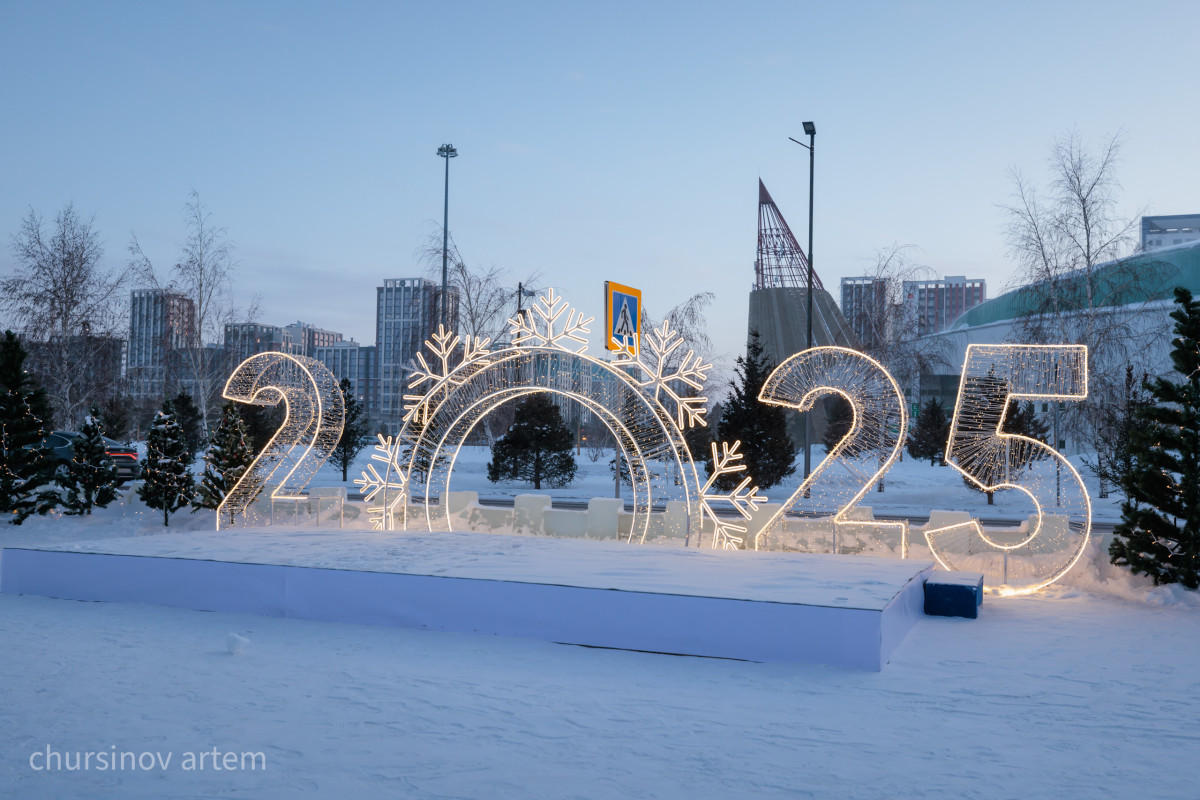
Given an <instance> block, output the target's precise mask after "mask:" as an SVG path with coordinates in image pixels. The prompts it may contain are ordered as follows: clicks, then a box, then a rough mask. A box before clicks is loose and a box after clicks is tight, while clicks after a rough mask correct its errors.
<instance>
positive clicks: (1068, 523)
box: [217, 290, 1091, 594]
mask: <svg viewBox="0 0 1200 800" xmlns="http://www.w3.org/2000/svg"><path fill="white" fill-rule="evenodd" d="M591 322H592V318H591V317H584V316H583V315H582V314H580V313H579V312H577V311H575V310H572V309H571V308H570V306H569V305H568V304H567V303H566V302H565V301H564V300H563V299H562V298H561V297H559V296H557V295H556V294H555V293H554V291H553V290H549V291H548V292H547V293H546V295H545V296H543V297H542V298H540V300H539V302H538V303H537V304H536V305H535V306H534V307H533V308H532V309H530V310H529V311H528V312H526V313H525V314H523V315H521V316H520V317H519V318H518V319H515V320H510V321H509V323H510V326H511V331H512V337H511V339H512V344H511V345H510V346H507V347H503V348H500V349H492V348H490V347H489V345H490V344H491V343H490V341H488V340H477V339H474V338H473V337H469V336H467V337H460V336H458V335H456V334H454V333H452V332H449V331H446V330H444V329H442V328H439V330H438V332H437V333H436V334H435V335H434V336H433V337H432V339H431V340H430V341H429V342H427V343H426V344H427V347H428V350H429V352H430V356H431V357H430V358H429V359H426V358H425V355H424V354H422V355H420V356H418V362H417V363H416V364H414V365H413V367H412V370H411V373H410V378H409V387H410V392H411V393H408V394H405V395H404V399H405V401H406V405H405V416H404V425H403V427H402V429H401V431H400V434H399V436H397V437H395V438H394V439H393V438H390V437H388V438H384V437H380V439H381V441H380V446H379V447H377V448H376V450H377V453H376V454H375V455H374V457H373V459H372V460H373V461H375V462H377V463H380V464H382V465H383V466H382V471H381V470H380V468H378V467H376V465H375V464H374V463H372V464H370V465H369V466H368V469H367V471H366V472H364V473H363V476H362V477H361V478H359V479H358V480H357V481H355V482H356V483H357V484H359V486H360V487H361V490H362V492H363V494H364V496H365V497H366V500H367V502H368V503H369V504H370V505H369V511H370V514H371V517H372V521H373V523H374V524H375V526H376V527H377V528H380V529H397V528H403V527H404V526H405V525H406V524H407V520H408V513H409V499H410V489H409V487H410V486H412V485H414V482H413V481H412V476H413V473H414V470H417V471H426V472H427V479H426V481H425V489H424V500H425V503H424V513H425V517H426V519H425V523H426V525H428V527H429V529H430V530H439V529H441V530H452V528H453V520H452V518H451V515H450V513H449V509H448V507H447V506H448V504H446V503H433V502H430V501H431V500H434V499H435V498H437V497H445V496H446V493H447V492H448V491H449V489H450V476H451V473H452V472H453V470H454V463H455V458H456V457H457V455H458V452H459V448H460V447H461V446H462V445H463V443H464V442H466V440H467V437H468V436H469V435H470V433H471V431H472V430H473V429H474V428H475V426H476V425H478V424H479V422H480V420H482V419H483V418H484V417H485V416H487V414H489V413H490V412H491V411H493V410H495V409H496V408H497V407H498V406H500V405H502V404H503V403H506V402H509V401H511V400H514V399H516V398H520V397H523V396H526V395H530V394H534V393H539V392H548V393H552V394H556V395H560V396H563V397H570V398H572V399H574V400H576V401H578V402H579V403H580V404H581V405H583V406H584V407H586V408H587V409H589V410H590V411H591V412H592V413H593V414H594V415H595V416H596V417H597V418H598V419H599V420H601V421H602V422H603V424H604V425H606V426H607V427H608V429H609V430H610V431H611V432H612V434H613V436H614V437H615V440H616V442H617V444H618V446H619V447H620V448H621V450H622V452H623V454H624V457H625V459H626V461H627V463H628V464H629V467H630V476H631V479H632V498H633V509H634V514H633V522H632V527H631V532H630V535H629V540H630V541H636V542H642V541H645V538H646V535H647V532H648V530H649V523H650V509H651V506H652V504H653V503H655V502H661V501H663V500H672V499H673V500H677V501H680V502H682V503H684V504H685V505H686V509H687V514H686V519H687V523H686V524H687V531H686V539H685V544H686V545H696V546H699V545H701V544H702V539H703V538H704V535H703V534H702V532H704V531H706V530H709V531H711V536H710V537H709V538H707V542H706V543H707V544H708V545H709V546H711V547H725V548H736V547H754V548H760V547H763V546H765V545H766V541H765V539H764V532H765V531H769V530H772V529H773V528H777V527H778V526H780V525H781V524H782V523H783V522H784V520H785V517H786V516H787V515H789V514H794V513H795V512H800V513H807V514H809V515H812V514H814V513H816V511H817V509H820V508H835V509H836V510H835V511H834V513H833V515H832V519H831V522H832V524H833V526H834V528H835V530H836V529H837V528H839V527H843V526H857V527H860V528H861V527H862V526H864V525H867V526H871V527H873V528H875V529H877V530H880V531H890V532H891V533H892V534H894V535H898V536H899V538H900V539H901V540H902V541H903V543H904V546H903V555H907V548H908V527H907V524H906V523H902V522H876V521H871V522H864V521H862V520H858V519H855V516H856V515H855V514H854V509H855V507H856V506H857V505H858V504H859V503H860V502H861V501H862V499H863V497H864V495H865V494H866V493H867V491H868V490H869V489H870V487H871V486H872V485H873V484H874V483H875V482H876V481H877V480H879V479H880V478H881V477H882V476H883V475H884V474H885V473H886V472H887V470H888V469H889V468H890V467H891V465H892V464H893V463H894V461H895V460H896V458H897V457H898V456H899V454H900V449H901V447H902V446H903V443H904V441H905V439H906V435H907V429H908V416H907V414H906V412H905V404H904V397H903V395H902V393H901V391H900V387H899V386H898V385H897V384H896V381H895V379H893V378H892V376H891V375H890V374H889V373H888V372H887V370H886V369H884V367H883V366H882V365H881V364H880V363H879V362H877V361H875V360H873V359H871V358H869V357H868V356H866V355H864V354H863V353H860V352H857V351H855V350H850V349H846V348H841V347H818V348H813V349H811V350H806V351H804V352H802V353H797V354H795V355H793V356H791V357H790V358H788V359H787V360H786V361H784V362H783V363H782V364H780V365H779V366H778V367H777V368H776V369H775V371H774V372H773V373H772V374H771V375H770V377H769V378H768V379H767V381H766V383H765V385H764V387H763V389H762V392H761V393H760V395H759V399H760V400H761V401H762V402H764V403H769V404H774V405H779V406H785V407H791V408H796V409H799V410H801V411H804V410H808V409H811V408H812V407H813V405H814V404H815V403H816V402H817V400H818V399H820V398H822V397H825V396H828V395H831V394H836V395H840V396H841V397H843V398H844V399H845V400H846V401H848V402H849V404H850V406H851V408H852V409H853V415H852V422H851V425H850V428H849V430H848V431H847V433H846V434H845V436H844V437H843V438H842V439H841V440H840V441H839V442H838V443H837V444H836V445H835V446H834V447H833V448H831V449H830V451H829V452H828V454H827V455H826V457H825V458H824V459H823V460H822V461H821V462H820V463H819V464H818V465H817V466H816V468H815V469H813V470H812V472H811V474H810V476H809V477H808V478H807V479H806V480H805V481H804V482H803V483H802V484H801V485H800V486H798V487H796V489H795V491H794V492H792V494H791V495H790V497H789V498H788V499H787V500H786V501H785V502H784V503H782V504H781V505H780V507H779V508H778V510H777V511H775V513H774V514H773V515H772V516H771V518H770V519H768V520H767V521H766V523H765V524H762V525H759V526H757V530H754V531H751V530H750V529H749V525H748V521H749V520H750V519H751V518H752V517H753V516H754V513H755V512H756V511H758V510H759V509H760V507H761V505H762V503H764V502H765V501H766V500H767V498H765V497H763V496H762V495H761V494H760V493H759V491H758V489H757V487H755V486H753V485H752V483H751V481H750V479H749V478H748V477H745V478H743V479H742V480H741V481H740V483H735V485H734V488H732V489H731V490H729V491H725V492H722V491H719V490H718V489H717V488H716V483H717V480H718V478H720V477H722V476H727V475H730V476H736V475H737V474H738V473H741V472H744V470H745V466H744V465H743V464H742V463H741V458H742V457H741V454H740V453H739V452H738V449H739V446H740V443H738V442H734V443H725V442H722V443H714V444H713V445H712V456H713V464H714V469H713V473H712V474H711V475H709V476H707V477H706V478H705V480H703V481H702V480H700V474H699V473H698V472H697V469H696V465H695V463H694V462H693V460H692V457H691V454H690V452H689V450H688V447H687V445H686V444H685V442H684V434H685V432H686V431H687V430H688V429H689V428H691V427H694V426H697V425H705V424H706V421H705V412H706V407H707V399H706V398H704V397H701V396H699V395H698V392H699V391H700V390H701V387H702V386H703V382H704V380H705V378H706V377H707V375H708V371H709V370H710V369H711V367H712V365H711V364H705V363H702V361H701V359H700V358H698V357H697V356H696V355H695V354H694V353H693V352H692V351H690V350H688V351H686V352H684V353H682V354H681V350H682V347H683V340H682V339H681V338H680V337H679V335H678V334H677V333H676V332H675V331H672V330H671V329H670V326H669V324H668V323H663V325H662V327H660V328H658V329H656V330H653V331H651V332H649V333H647V334H644V335H642V336H641V337H640V339H641V341H640V344H641V347H639V348H635V347H625V348H623V349H622V350H620V351H618V353H617V355H616V358H615V359H614V360H613V361H612V362H605V361H600V360H599V359H596V358H592V357H591V356H588V355H586V354H585V352H584V351H585V350H586V348H587V338H586V334H587V333H589V328H588V325H589V324H590V323H591ZM1086 393H1087V354H1086V350H1085V348H1083V347H1081V346H1070V345H1063V346H1033V345H988V346H980V345H971V346H969V347H968V349H967V356H966V361H965V363H964V365H963V374H962V382H961V384H960V387H959V393H958V400H957V402H956V404H955V411H954V419H953V422H952V426H951V434H950V438H949V441H948V444H947V449H946V460H947V462H948V463H950V464H951V465H952V466H953V467H954V468H955V469H957V470H958V471H960V472H961V473H962V474H963V475H965V476H966V477H967V478H968V479H969V480H970V481H972V482H973V483H975V484H976V485H978V486H979V488H981V489H984V490H987V491H992V490H995V489H1017V490H1018V491H1021V492H1024V493H1025V494H1026V495H1028V496H1029V497H1030V498H1031V499H1032V501H1033V503H1034V506H1035V508H1036V514H1035V515H1033V516H1031V518H1030V523H1029V524H1028V525H1027V527H1024V528H1022V529H1012V530H1009V531H1004V532H1002V533H996V532H995V531H989V530H988V529H985V528H984V527H983V526H982V525H981V524H980V523H979V521H978V520H975V519H972V520H970V521H969V522H964V523H960V524H955V525H949V526H944V527H939V528H934V529H929V530H926V531H925V540H926V543H927V544H928V546H929V549H930V551H931V552H932V554H933V556H934V557H935V558H936V559H937V561H938V562H939V563H940V564H941V565H942V566H943V567H945V568H947V569H968V570H972V571H977V572H983V573H984V575H985V576H986V580H987V583H988V586H989V588H992V589H996V590H999V591H1001V592H1002V593H1009V594H1015V593H1024V592H1029V591H1034V590H1036V589H1038V588H1040V587H1042V586H1045V585H1047V584H1049V583H1051V582H1053V581H1055V580H1057V579H1058V578H1060V577H1061V576H1062V575H1063V574H1065V573H1066V572H1067V570H1069V569H1070V568H1071V566H1072V565H1074V563H1075V562H1076V561H1077V560H1078V559H1079V557H1080V555H1081V554H1082V553H1083V550H1084V547H1085V546H1086V544H1087V540H1088V535H1089V531H1090V527H1091V506H1090V504H1089V502H1088V496H1087V492H1086V490H1085V488H1084V485H1083V481H1082V479H1081V478H1080V477H1079V474H1078V473H1077V472H1076V471H1075V469H1074V468H1073V467H1072V466H1071V465H1070V463H1069V462H1067V460H1066V459H1065V458H1063V456H1062V455H1061V454H1059V453H1058V452H1057V451H1056V450H1054V449H1053V448H1052V447H1050V446H1048V445H1046V444H1044V443H1042V442H1038V441H1036V440H1034V439H1030V438H1028V437H1023V436H1017V435H1013V434H1008V433H1004V432H1003V427H1004V417H1005V414H1006V413H1007V409H1008V408H1009V407H1010V401H1013V400H1033V399H1050V400H1055V401H1061V400H1077V399H1081V398H1083V397H1084V396H1086ZM225 397H227V398H228V399H231V400H236V401H239V402H246V403H256V404H260V405H262V404H276V403H278V402H280V401H283V403H284V404H285V407H286V412H287V413H286V415H285V421H284V424H283V426H282V427H281V428H280V430H279V431H278V432H277V433H276V434H275V436H274V438H272V440H271V442H270V443H269V444H268V445H267V447H266V448H264V450H263V452H262V453H260V454H259V455H258V457H257V459H256V460H255V462H254V464H253V466H252V467H251V468H250V469H249V470H247V472H246V473H245V474H244V475H243V476H242V478H241V480H239V482H238V483H237V484H236V485H235V487H234V488H233V489H232V490H231V491H230V492H229V495H228V496H227V497H226V498H225V501H224V502H223V503H222V504H221V507H220V509H218V515H217V520H218V521H217V525H218V527H232V526H253V525H259V524H262V523H263V522H264V521H265V518H264V515H263V514H262V513H261V512H260V511H258V510H257V508H258V507H260V504H263V503H268V502H272V501H278V500H285V499H289V498H293V499H298V498H300V497H302V495H301V492H302V491H303V489H304V488H305V486H306V484H307V482H308V481H309V479H311V477H312V475H313V474H315V472H316V470H317V469H318V468H319V467H320V466H321V464H322V463H323V462H324V461H325V459H326V458H327V457H328V455H329V453H330V452H332V450H333V447H334V446H335V445H336V443H337V441H338V438H339V437H340V435H341V430H342V416H343V413H344V410H343V407H342V398H341V393H340V391H339V390H338V386H337V381H336V379H335V378H334V376H333V374H332V373H331V372H330V371H329V370H328V368H326V367H325V366H324V365H323V364H321V363H320V362H317V361H315V360H313V359H309V358H304V357H302V356H290V355H285V354H281V353H262V354H259V355H256V356H252V357H251V358H249V359H247V360H246V361H244V362H243V363H242V364H241V365H240V366H239V367H238V368H237V369H236V370H235V371H234V373H233V375H232V376H231V377H230V379H229V382H228V383H227V385H226V387H225ZM655 462H659V463H661V462H666V463H667V464H668V465H670V467H671V468H672V469H673V470H674V471H675V474H676V475H680V476H682V480H680V481H678V482H677V484H678V485H675V484H673V483H671V482H668V483H669V484H671V485H668V486H660V485H657V484H656V482H654V481H652V480H651V476H652V473H651V464H653V463H655ZM722 503H728V504H731V505H732V506H733V508H735V509H736V510H737V512H738V513H739V515H740V519H736V520H735V519H731V518H730V517H727V516H724V515H718V514H717V513H716V508H717V507H718V506H719V505H720V504H722ZM1051 507H1053V508H1054V509H1055V513H1049V511H1048V509H1050V508H1051Z"/></svg>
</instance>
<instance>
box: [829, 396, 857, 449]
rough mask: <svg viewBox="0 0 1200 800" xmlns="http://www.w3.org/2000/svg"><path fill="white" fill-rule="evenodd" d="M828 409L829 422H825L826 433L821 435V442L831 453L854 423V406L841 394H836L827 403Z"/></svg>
mask: <svg viewBox="0 0 1200 800" xmlns="http://www.w3.org/2000/svg"><path fill="white" fill-rule="evenodd" d="M826 409H827V410H828V412H829V413H828V422H826V424H825V435H824V436H822V437H821V443H822V444H823V445H825V452H826V453H829V452H832V450H833V448H835V447H837V445H838V442H840V441H841V440H842V439H844V438H846V434H847V433H849V432H850V428H851V427H852V426H853V425H854V406H852V405H850V401H849V400H847V399H846V398H844V397H842V396H841V395H840V394H835V395H834V396H833V397H832V398H830V401H829V402H828V403H827V404H826Z"/></svg>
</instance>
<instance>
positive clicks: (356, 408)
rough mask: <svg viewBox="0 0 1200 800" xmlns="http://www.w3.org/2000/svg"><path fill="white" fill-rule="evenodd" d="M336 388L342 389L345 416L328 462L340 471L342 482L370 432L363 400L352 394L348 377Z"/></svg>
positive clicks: (365, 444)
mask: <svg viewBox="0 0 1200 800" xmlns="http://www.w3.org/2000/svg"><path fill="white" fill-rule="evenodd" d="M338 388H340V389H341V390H342V402H343V403H345V406H346V416H345V417H344V418H343V419H344V421H343V423H342V438H340V439H338V443H337V446H336V447H334V448H333V452H332V453H330V454H329V463H330V464H332V465H333V466H334V467H335V468H336V469H340V470H341V471H342V483H345V482H346V475H347V473H348V472H349V470H350V466H351V465H352V464H354V460H355V459H356V458H358V454H359V453H361V452H362V451H363V450H364V449H365V448H366V446H367V439H366V437H367V435H368V434H369V433H370V432H371V428H370V425H369V424H368V421H367V410H366V408H364V407H363V402H362V401H361V400H359V399H358V397H357V396H356V395H355V394H354V389H353V387H352V386H351V384H350V379H349V378H342V381H341V383H339V384H338Z"/></svg>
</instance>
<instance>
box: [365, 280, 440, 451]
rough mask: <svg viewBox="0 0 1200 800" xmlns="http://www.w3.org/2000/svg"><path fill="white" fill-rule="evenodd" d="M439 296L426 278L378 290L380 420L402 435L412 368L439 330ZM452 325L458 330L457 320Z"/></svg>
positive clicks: (390, 282) (392, 282) (391, 283)
mask: <svg viewBox="0 0 1200 800" xmlns="http://www.w3.org/2000/svg"><path fill="white" fill-rule="evenodd" d="M439 294H440V288H439V287H438V285H437V284H436V283H434V282H433V281H430V280H426V279H425V278H387V279H385V280H384V281H383V286H380V287H377V290H376V305H375V346H376V348H377V351H376V357H377V368H378V372H377V374H378V376H379V384H378V387H379V388H378V395H377V396H378V403H377V407H378V414H377V419H378V420H379V421H380V422H381V423H383V424H384V425H386V426H387V428H388V429H389V430H390V431H391V432H392V433H398V432H399V430H400V426H401V423H402V422H403V418H404V392H405V389H406V387H407V383H408V381H407V378H408V372H409V364H410V362H412V361H414V360H415V359H416V357H417V351H418V350H420V349H421V347H422V346H423V345H424V344H425V340H426V339H428V338H429V337H430V336H431V335H432V334H433V332H434V331H436V330H437V323H438V319H437V317H438V314H437V310H438V295H439ZM450 322H451V327H454V319H453V317H452V318H451V320H450Z"/></svg>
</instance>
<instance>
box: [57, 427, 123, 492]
mask: <svg viewBox="0 0 1200 800" xmlns="http://www.w3.org/2000/svg"><path fill="white" fill-rule="evenodd" d="M82 436H83V434H82V433H79V432H77V431H51V432H50V435H49V436H47V437H46V445H47V446H48V447H49V448H50V449H51V450H53V451H54V460H55V461H56V462H58V463H59V464H61V465H65V464H67V463H68V462H69V461H70V460H71V459H73V458H74V457H75V442H76V440H78V439H80V438H81V437H82ZM104 450H105V452H106V453H108V457H109V458H111V459H112V460H113V463H114V464H116V465H117V478H118V480H120V481H121V483H124V482H125V481H128V480H132V479H134V478H136V477H138V475H140V474H141V465H139V464H138V457H137V448H136V447H134V446H133V445H130V444H121V443H120V442H118V441H115V440H113V439H109V438H108V437H107V436H105V437H104Z"/></svg>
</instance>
